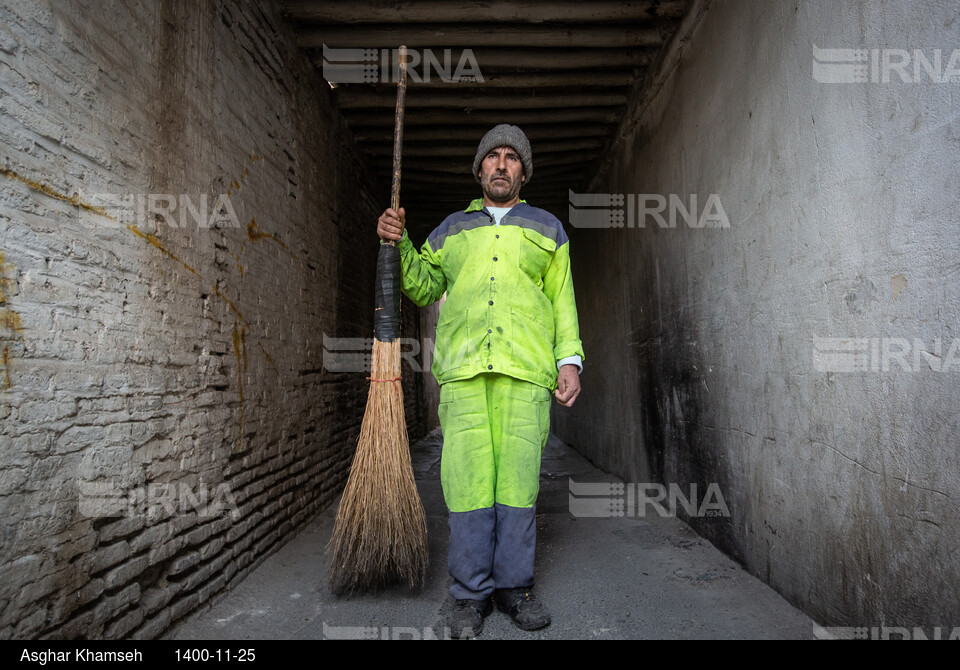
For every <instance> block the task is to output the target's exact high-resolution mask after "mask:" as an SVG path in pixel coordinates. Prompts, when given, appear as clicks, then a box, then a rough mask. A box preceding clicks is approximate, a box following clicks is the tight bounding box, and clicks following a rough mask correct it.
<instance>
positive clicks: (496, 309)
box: [397, 199, 586, 391]
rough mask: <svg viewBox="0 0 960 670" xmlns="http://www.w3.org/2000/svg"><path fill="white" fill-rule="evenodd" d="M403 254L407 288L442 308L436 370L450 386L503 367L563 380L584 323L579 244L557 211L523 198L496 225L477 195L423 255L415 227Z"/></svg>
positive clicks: (544, 381)
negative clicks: (576, 286)
mask: <svg viewBox="0 0 960 670" xmlns="http://www.w3.org/2000/svg"><path fill="white" fill-rule="evenodd" d="M397 247H398V248H399V250H400V259H401V261H400V262H401V268H402V272H403V280H402V289H403V292H404V294H406V296H407V297H409V298H410V299H411V300H412V301H413V302H415V303H416V304H417V305H419V306H421V307H424V306H426V305H430V304H432V303H434V302H436V301H437V300H439V299H440V297H441V296H442V295H443V292H444V291H446V292H447V299H446V301H445V302H444V304H443V307H441V309H440V318H439V320H438V322H437V337H436V345H435V348H434V357H433V364H432V366H431V371H432V372H433V375H434V376H435V377H436V379H437V382H439V383H440V384H444V383H446V382H449V381H455V380H458V379H468V378H470V377H473V376H474V375H477V374H479V373H481V372H500V373H503V374H506V375H510V376H512V377H516V378H519V379H525V380H527V381H530V382H533V383H535V384H539V385H540V386H545V387H546V388H548V389H550V390H551V391H552V390H554V389H555V388H556V386H557V362H558V361H560V360H561V359H564V358H567V357H568V356H573V355H579V356H580V357H581V360H583V359H585V358H586V357H585V356H584V354H583V345H582V343H581V342H580V327H579V323H578V321H577V305H576V301H575V299H574V295H573V278H572V276H571V274H570V244H569V240H568V238H567V234H566V233H565V232H564V230H563V226H562V225H561V223H560V221H559V220H557V218H556V217H555V216H553V215H552V214H550V213H548V212H546V211H544V210H542V209H538V208H536V207H531V206H530V205H528V204H527V203H525V202H522V201H521V202H520V203H518V204H517V205H515V206H514V207H513V208H512V209H511V210H510V211H509V212H507V213H506V214H505V215H504V216H503V218H502V219H501V221H500V225H499V226H497V225H496V222H495V221H494V218H493V216H492V215H491V214H490V212H488V211H487V209H486V208H485V207H483V201H482V199H477V200H474V201H473V202H471V203H470V206H469V207H467V209H466V210H464V211H462V212H455V213H454V214H451V215H450V216H448V217H447V218H446V219H445V220H444V221H443V223H441V224H440V225H439V226H437V228H436V229H434V231H433V232H432V233H430V235H429V236H428V237H427V241H426V242H424V244H423V247H421V249H420V253H419V254H418V253H417V251H416V249H415V248H414V246H413V243H412V242H411V241H410V238H409V237H408V236H407V233H406V230H405V231H404V233H403V237H402V238H401V239H400V241H399V242H398V243H397Z"/></svg>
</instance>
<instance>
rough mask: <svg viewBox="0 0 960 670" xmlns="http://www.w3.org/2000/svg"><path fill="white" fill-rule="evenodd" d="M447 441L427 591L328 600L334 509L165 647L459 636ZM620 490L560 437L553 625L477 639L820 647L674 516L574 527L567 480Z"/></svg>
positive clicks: (436, 440) (545, 566)
mask: <svg viewBox="0 0 960 670" xmlns="http://www.w3.org/2000/svg"><path fill="white" fill-rule="evenodd" d="M440 449H441V438H440V434H439V431H434V432H433V433H431V434H430V435H429V436H427V437H426V438H424V439H423V440H421V441H420V442H418V443H417V444H415V445H413V453H414V468H415V469H416V471H417V478H418V481H419V485H420V494H421V497H422V499H423V503H424V506H425V508H426V511H427V517H428V526H429V531H428V532H429V534H430V552H431V554H430V555H431V564H430V570H429V573H428V577H427V582H426V585H425V587H424V589H423V591H422V592H419V593H414V592H411V591H409V590H408V589H404V588H397V589H394V590H390V591H388V592H384V593H380V594H379V595H377V596H366V595H364V596H353V597H351V598H342V599H337V598H335V597H334V596H333V595H331V594H330V592H329V591H328V590H327V589H326V586H325V577H324V576H325V570H326V560H325V559H326V557H325V554H324V548H325V545H326V543H327V541H328V539H329V537H330V534H331V531H332V528H333V522H334V516H335V514H336V509H335V508H330V509H328V510H326V511H325V512H324V513H323V514H321V515H320V516H319V517H318V518H317V519H316V520H315V521H314V522H313V523H311V524H310V526H309V527H307V528H306V529H305V530H304V531H303V532H302V533H301V534H300V535H298V536H297V537H296V538H294V539H292V540H291V541H290V542H288V543H287V544H286V545H284V546H283V547H282V548H281V549H280V550H279V551H277V552H276V553H274V554H273V555H271V556H269V557H268V558H267V559H266V560H265V561H264V562H263V563H262V564H261V565H260V566H259V567H258V568H257V569H256V570H255V571H254V572H252V573H251V574H250V576H249V577H247V579H246V580H244V581H243V582H242V583H241V584H240V585H239V586H237V587H236V588H235V589H233V590H232V591H231V592H230V593H227V594H225V595H223V596H221V597H220V598H219V599H217V600H215V601H214V602H213V603H212V604H211V606H210V607H208V608H206V609H205V610H202V611H200V612H199V613H196V614H194V615H192V616H191V617H190V618H189V619H188V620H187V621H186V622H185V623H183V624H181V625H180V626H178V627H176V628H175V629H173V630H172V631H171V632H170V633H168V634H167V635H166V637H167V638H169V639H179V640H190V639H208V640H255V639H333V638H361V639H362V638H366V639H391V638H393V639H397V638H407V639H409V638H414V639H430V638H444V637H449V634H448V633H445V629H444V616H445V612H446V611H447V608H448V607H449V606H450V605H451V604H452V601H451V599H450V598H449V596H448V592H447V589H448V587H449V578H448V577H447V575H446V570H445V564H446V544H447V525H446V508H445V507H444V504H443V496H442V492H441V489H440V475H439V471H440ZM571 478H572V479H573V480H574V481H575V482H578V483H581V482H616V481H618V480H617V479H615V478H614V477H612V476H611V475H609V474H607V473H604V472H603V471H601V470H598V469H596V468H594V467H593V466H592V465H591V464H590V463H589V462H587V461H586V460H585V459H583V458H582V457H581V456H579V455H578V454H577V453H576V452H575V451H573V450H572V449H570V448H569V447H567V446H566V445H565V444H563V443H562V442H560V441H559V440H558V439H557V438H556V437H554V436H551V437H550V441H549V443H548V445H547V449H546V451H545V453H544V458H543V467H542V471H541V492H540V498H539V503H538V516H537V532H538V557H537V586H536V593H537V594H538V596H539V597H540V598H541V599H542V600H543V601H544V603H545V604H546V605H547V606H548V607H549V609H550V611H551V613H552V617H553V623H552V624H551V625H550V626H549V627H547V628H545V629H542V630H540V631H535V632H523V631H521V630H519V629H518V628H516V627H515V626H514V625H513V623H512V622H511V621H510V620H509V618H508V617H507V615H505V614H501V613H499V612H494V613H493V614H492V615H491V616H490V617H488V618H487V619H486V623H485V626H484V630H483V633H482V634H481V636H480V638H481V639H522V638H531V639H564V638H575V639H646V638H666V639H694V638H726V639H757V638H774V639H780V638H789V639H810V638H813V637H814V622H813V621H812V620H811V619H810V618H808V617H807V616H806V615H804V614H803V613H802V612H800V611H799V610H797V609H796V608H794V607H792V606H791V605H790V604H789V603H787V602H786V601H785V600H784V599H783V598H781V597H780V596H779V595H778V594H777V593H776V592H774V591H773V590H772V589H770V588H769V587H767V586H766V585H765V584H763V583H762V582H760V581H759V580H757V579H755V578H754V577H752V576H751V575H749V574H748V573H746V572H744V571H743V570H742V569H741V568H740V567H739V566H738V565H737V564H736V563H734V562H733V561H732V560H730V559H729V558H727V557H726V556H725V555H723V554H722V553H720V552H719V551H718V550H717V549H715V548H714V547H713V545H711V544H710V543H709V542H707V541H706V540H704V539H702V538H700V537H699V536H697V535H696V533H694V532H693V531H692V530H691V529H690V528H689V527H688V526H687V525H686V524H684V523H683V522H681V521H679V520H678V519H676V518H673V517H660V516H658V515H656V514H648V515H646V516H644V517H642V518H636V517H635V518H629V517H626V516H624V517H612V518H610V517H608V518H600V517H597V518H589V517H582V516H581V517H575V516H573V514H571V512H570V507H569V480H570V479H571Z"/></svg>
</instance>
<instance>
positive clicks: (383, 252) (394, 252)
mask: <svg viewBox="0 0 960 670" xmlns="http://www.w3.org/2000/svg"><path fill="white" fill-rule="evenodd" d="M375 309H376V311H375V312H374V315H373V335H374V337H375V338H376V339H377V340H378V341H380V342H393V341H394V340H396V339H398V338H399V337H400V249H398V248H397V247H395V246H394V245H392V244H381V245H380V254H379V255H378V256H377V288H376V308H375Z"/></svg>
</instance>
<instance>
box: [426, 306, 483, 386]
mask: <svg viewBox="0 0 960 670" xmlns="http://www.w3.org/2000/svg"><path fill="white" fill-rule="evenodd" d="M447 304H449V303H444V307H446V306H447ZM441 309H442V308H441ZM469 323H470V311H469V310H466V309H465V310H463V311H461V312H454V311H444V313H443V314H442V315H441V318H440V321H439V322H438V323H437V340H436V342H435V343H434V345H433V365H434V366H436V369H437V370H439V371H440V372H445V371H448V370H452V369H454V368H458V367H460V366H462V365H466V364H467V363H468V362H469V361H470V358H471V356H472V354H473V351H472V348H471V346H472V345H471V342H470V328H469ZM431 367H432V366H431Z"/></svg>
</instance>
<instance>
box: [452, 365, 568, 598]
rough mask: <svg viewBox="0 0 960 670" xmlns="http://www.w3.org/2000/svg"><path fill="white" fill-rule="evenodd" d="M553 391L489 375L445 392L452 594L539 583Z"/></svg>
mask: <svg viewBox="0 0 960 670" xmlns="http://www.w3.org/2000/svg"><path fill="white" fill-rule="evenodd" d="M550 395H551V394H550V390H549V389H547V388H546V387H543V386H538V385H537V384H533V383H530V382H527V381H523V380H519V379H514V378H512V377H508V376H506V375H501V374H492V373H485V374H480V375H477V376H475V377H472V378H470V379H466V380H461V381H454V382H447V383H446V384H443V385H441V387H440V406H439V410H438V412H439V415H440V426H441V430H442V432H443V451H442V456H441V460H440V481H441V484H442V486H443V495H444V499H445V500H446V503H447V507H448V509H449V510H450V547H449V551H448V556H447V564H448V569H449V571H450V575H451V577H452V578H453V586H452V587H451V594H452V595H453V596H454V597H455V598H458V599H461V598H470V599H477V600H479V599H483V598H485V597H487V596H489V595H490V593H492V591H493V590H494V589H500V588H523V587H529V586H532V585H533V562H534V553H535V544H536V519H535V504H536V500H537V494H538V492H539V490H540V457H541V454H542V453H543V448H544V446H546V443H547V438H548V437H549V434H550Z"/></svg>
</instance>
